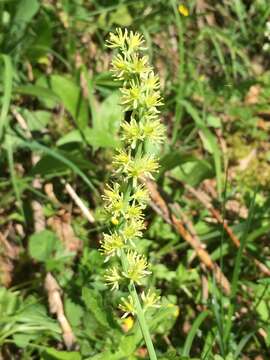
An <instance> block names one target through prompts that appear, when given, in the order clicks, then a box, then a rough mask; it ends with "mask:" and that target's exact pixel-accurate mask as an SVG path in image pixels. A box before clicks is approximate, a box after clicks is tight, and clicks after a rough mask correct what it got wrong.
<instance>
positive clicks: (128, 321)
mask: <svg viewBox="0 0 270 360" xmlns="http://www.w3.org/2000/svg"><path fill="white" fill-rule="evenodd" d="M133 324H134V319H133V317H132V316H128V317H127V318H125V319H123V321H122V327H123V330H124V331H125V332H128V331H129V330H130V329H131V328H132V327H133Z"/></svg>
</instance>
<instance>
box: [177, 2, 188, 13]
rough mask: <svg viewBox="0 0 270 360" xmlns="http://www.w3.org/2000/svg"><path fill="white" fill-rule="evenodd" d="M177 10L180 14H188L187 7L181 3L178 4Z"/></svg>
mask: <svg viewBox="0 0 270 360" xmlns="http://www.w3.org/2000/svg"><path fill="white" fill-rule="evenodd" d="M178 11H179V13H180V14H181V15H183V16H189V10H188V8H187V7H186V6H185V5H183V4H180V5H179V6H178Z"/></svg>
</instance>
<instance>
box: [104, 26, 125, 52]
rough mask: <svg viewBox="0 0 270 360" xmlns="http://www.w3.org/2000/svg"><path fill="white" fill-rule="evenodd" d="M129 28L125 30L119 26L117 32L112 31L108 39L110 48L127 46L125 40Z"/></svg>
mask: <svg viewBox="0 0 270 360" xmlns="http://www.w3.org/2000/svg"><path fill="white" fill-rule="evenodd" d="M127 35H128V33H127V29H125V31H124V32H123V31H122V29H120V28H117V29H116V33H112V32H111V33H110V34H109V39H108V40H107V41H106V42H107V46H108V47H109V48H112V49H113V48H121V49H124V48H125V42H126V40H127Z"/></svg>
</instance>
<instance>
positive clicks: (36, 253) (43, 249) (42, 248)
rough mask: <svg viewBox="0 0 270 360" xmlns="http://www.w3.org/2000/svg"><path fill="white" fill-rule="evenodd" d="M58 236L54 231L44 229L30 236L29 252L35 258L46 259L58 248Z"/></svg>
mask: <svg viewBox="0 0 270 360" xmlns="http://www.w3.org/2000/svg"><path fill="white" fill-rule="evenodd" d="M58 241H59V240H58V238H57V236H56V235H55V233H53V232H52V231H49V230H43V231H41V232H39V233H36V234H34V235H32V236H30V239H29V253H30V255H31V256H32V258H34V259H35V260H38V261H46V260H47V259H49V258H50V256H51V255H52V253H53V251H54V250H55V249H56V245H57V242H58Z"/></svg>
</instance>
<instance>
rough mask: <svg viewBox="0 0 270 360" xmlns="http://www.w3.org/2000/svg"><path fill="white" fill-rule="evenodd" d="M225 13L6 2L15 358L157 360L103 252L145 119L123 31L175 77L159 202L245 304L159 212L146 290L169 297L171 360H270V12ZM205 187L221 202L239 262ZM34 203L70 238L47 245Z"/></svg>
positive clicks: (206, 4)
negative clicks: (108, 209)
mask: <svg viewBox="0 0 270 360" xmlns="http://www.w3.org/2000/svg"><path fill="white" fill-rule="evenodd" d="M213 3H214V2H213V1H212V2H211V1H210V0H206V1H203V2H200V1H196V0H194V1H182V2H181V1H176V0H170V1H165V0H159V1H154V0H147V1H146V0H140V1H120V0H116V1H111V0H110V1H104V0H95V1H92V2H89V1H88V2H87V1H82V0H70V1H66V0H57V1H53V2H52V1H47V0H43V1H40V0H16V1H2V2H0V141H1V146H0V192H1V196H0V225H1V233H0V282H1V285H3V286H1V287H0V347H1V349H0V358H1V357H2V358H4V359H5V358H7V359H8V358H9V357H10V358H14V359H15V358H21V359H37V358H40V359H75V360H76V359H89V360H90V359H91V360H92V359H96V360H98V359H102V360H126V359H128V360H139V359H148V357H147V356H148V355H147V354H146V352H145V347H144V341H143V339H142V336H141V331H140V327H139V324H138V323H137V322H136V321H135V319H134V318H133V317H132V316H131V317H128V318H127V319H121V315H122V313H120V311H118V310H117V306H118V304H119V302H120V299H121V297H126V296H127V295H128V294H127V293H125V292H124V291H123V290H121V291H118V292H112V293H110V292H109V291H108V289H107V288H106V286H105V285H104V274H105V269H106V264H105V265H104V263H103V259H102V255H101V254H100V252H99V250H98V248H99V245H100V241H101V239H102V238H101V234H102V233H103V232H109V229H110V227H111V224H110V218H111V216H110V214H105V213H104V211H103V200H102V198H101V195H102V194H104V184H105V183H107V182H108V177H109V174H110V173H111V172H112V169H111V163H112V157H113V153H114V152H115V151H116V150H117V149H119V147H120V146H121V138H120V137H121V136H120V124H121V123H122V122H123V121H127V120H128V117H129V115H130V114H129V113H127V114H126V116H125V118H124V117H123V113H122V111H121V108H120V106H119V101H120V100H119V99H120V96H121V94H119V92H118V90H117V89H118V88H119V83H118V82H116V81H114V80H113V78H112V76H111V74H110V72H109V64H110V62H111V58H112V56H113V52H114V50H108V49H107V48H106V47H105V39H106V38H107V37H108V33H109V32H110V31H115V28H116V27H118V26H120V27H128V28H129V29H130V30H133V31H138V32H140V33H142V34H143V35H144V37H145V39H146V46H147V48H148V50H147V52H146V53H145V54H146V55H149V58H150V59H149V60H150V62H151V63H152V64H153V67H154V69H155V72H157V73H158V75H159V76H160V78H161V93H162V97H163V98H164V105H163V106H162V108H161V110H162V122H163V123H164V125H165V126H166V128H167V133H166V141H165V145H164V146H162V147H160V146H159V145H156V144H154V145H153V144H152V145H151V146H149V144H148V145H147V146H146V147H145V148H146V150H147V151H148V152H151V153H152V152H155V154H156V155H157V154H158V153H160V160H159V163H160V169H159V173H158V174H156V175H155V180H156V182H157V184H158V186H159V188H158V189H159V191H160V194H161V195H162V196H163V198H164V200H165V203H166V204H167V205H168V206H169V207H170V206H171V205H173V204H174V205H175V204H177V206H178V210H177V207H176V208H175V206H172V209H173V214H174V216H176V217H177V218H181V219H182V220H183V223H184V227H185V229H186V231H188V232H189V233H192V231H193V232H195V233H196V234H197V236H198V238H199V240H200V241H201V243H202V246H203V247H204V248H205V249H206V250H207V252H208V254H209V256H210V257H211V259H212V261H214V262H215V264H217V265H219V266H220V268H221V269H222V272H223V273H224V275H225V276H226V277H227V279H228V281H229V282H230V284H231V288H232V295H231V296H226V295H224V294H223V293H222V291H221V290H220V288H219V284H218V283H216V281H215V279H214V277H213V274H212V271H209V270H207V269H205V266H204V265H202V262H201V260H200V259H199V258H198V257H196V252H195V251H194V248H192V246H190V244H189V243H188V242H187V241H185V239H184V237H183V236H182V235H183V234H182V235H180V234H179V233H178V232H177V231H176V229H175V228H174V227H172V226H171V224H170V219H167V223H166V222H165V220H164V218H163V217H162V215H164V214H163V213H162V212H156V211H155V210H153V209H156V206H155V205H157V203H158V200H157V199H156V201H157V203H155V204H153V203H152V205H153V209H152V208H150V207H148V208H147V210H146V221H145V223H146V227H147V229H146V232H145V233H144V237H143V238H142V239H139V240H136V241H135V245H136V247H137V248H138V249H139V250H140V251H141V252H146V253H147V254H148V256H149V261H150V263H151V267H150V270H151V272H152V275H151V279H149V280H145V279H143V281H142V286H143V287H146V289H148V288H157V289H158V294H159V295H160V296H161V304H162V306H161V308H157V309H152V310H151V311H149V314H148V315H147V323H148V326H149V328H150V330H151V333H152V340H153V342H154V345H155V349H156V352H157V357H158V359H160V360H161V359H164V360H174V359H177V360H180V359H182V360H184V359H185V360H196V359H204V360H221V359H223V360H232V359H233V360H234V359H242V358H244V357H247V356H248V357H250V358H256V356H261V358H265V359H266V358H268V357H269V347H270V336H269V334H270V326H269V316H270V312H269V304H270V286H269V285H270V284H269V280H268V276H267V275H266V273H265V272H263V271H262V270H261V269H262V265H263V266H265V267H266V268H268V269H269V268H270V260H269V244H268V238H269V230H270V221H269V218H270V213H269V175H270V166H269V159H270V147H269V141H268V138H269V130H270V128H269V95H270V72H269V49H268V50H267V48H268V46H269V41H268V36H267V34H266V30H267V25H266V23H267V21H268V20H269V17H270V7H269V1H268V0H254V1H243V0H235V1H227V2H226V1H220V2H217V3H215V4H214V5H213ZM179 5H182V6H186V7H187V8H186V14H188V16H184V15H183V13H181V12H180V11H179ZM267 44H268V45H267ZM122 177H123V180H124V176H122ZM36 183H38V186H37V185H36ZM66 183H69V184H70V185H72V187H73V188H74V190H75V191H76V192H77V194H78V195H79V197H80V198H81V199H82V200H83V203H84V204H85V205H86V207H88V208H89V209H90V211H91V213H92V214H93V215H94V217H95V220H96V221H95V223H91V224H88V223H87V220H86V219H85V218H84V216H83V214H82V213H81V212H80V211H79V210H78V206H77V205H76V203H75V202H74V200H72V199H71V198H70V196H69V194H68V192H67V191H66V187H65V184H66ZM190 186H191V187H193V188H194V189H195V190H197V191H199V192H200V193H201V192H203V193H204V195H205V193H207V194H208V197H209V196H210V200H209V199H208V200H209V202H210V203H211V205H212V206H213V207H214V209H215V210H216V211H218V212H219V213H220V214H221V218H222V221H223V219H225V220H226V223H227V224H228V226H229V227H230V229H231V230H232V231H233V233H234V234H235V235H236V236H237V238H238V239H240V240H241V241H240V243H241V246H240V249H238V250H237V248H236V247H235V246H234V245H233V242H232V240H231V237H230V236H229V235H228V233H227V231H226V229H225V230H224V227H223V225H222V222H220V221H218V222H217V221H216V220H215V217H214V216H213V212H212V211H211V208H210V207H209V206H205V204H203V203H202V202H201V201H199V200H198V198H197V197H196V196H195V195H194V194H193V193H192V190H191V191H190ZM255 193H256V197H254V194H255ZM211 194H212V195H211ZM252 199H253V200H252ZM34 201H37V202H38V203H40V204H41V206H42V212H43V213H42V214H41V216H42V217H43V220H44V221H43V222H44V223H46V224H50V222H51V221H52V220H54V221H56V222H57V221H58V224H60V225H61V226H59V228H57V229H56V228H54V227H50V226H49V225H46V227H45V228H44V229H40V231H39V232H37V233H35V232H34V230H33V229H34V228H35V227H36V226H35V225H36V224H35V223H34V219H35V214H34V211H33V202H34ZM251 203H253V205H252V207H251V206H250V204H251ZM176 210H177V211H176ZM181 214H184V215H185V216H186V219H184V217H182V215H181ZM111 215H112V216H113V215H114V214H111ZM190 224H191V225H192V226H193V230H192V231H191V230H190V229H189V227H188V226H189V225H190ZM78 240H79V241H80V243H81V245H80V246H78V245H77V244H78ZM76 241H77V242H76ZM67 244H69V247H68V248H67ZM258 261H259V262H260V264H261V265H260V266H261V267H260V268H259V267H258V265H256V264H258ZM48 271H50V272H52V274H53V275H54V277H55V278H56V279H57V281H58V283H59V285H60V286H61V299H62V302H63V306H64V312H65V315H66V317H67V320H68V321H69V323H70V325H71V328H72V330H73V332H74V335H75V337H76V345H75V347H74V348H72V349H70V350H68V349H67V348H66V347H65V345H64V341H63V337H62V330H61V327H60V325H59V323H58V320H57V319H55V318H54V315H52V314H50V313H49V304H48V298H47V294H46V292H45V291H44V277H45V274H46V272H48ZM138 290H139V292H140V291H141V288H140V287H138Z"/></svg>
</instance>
